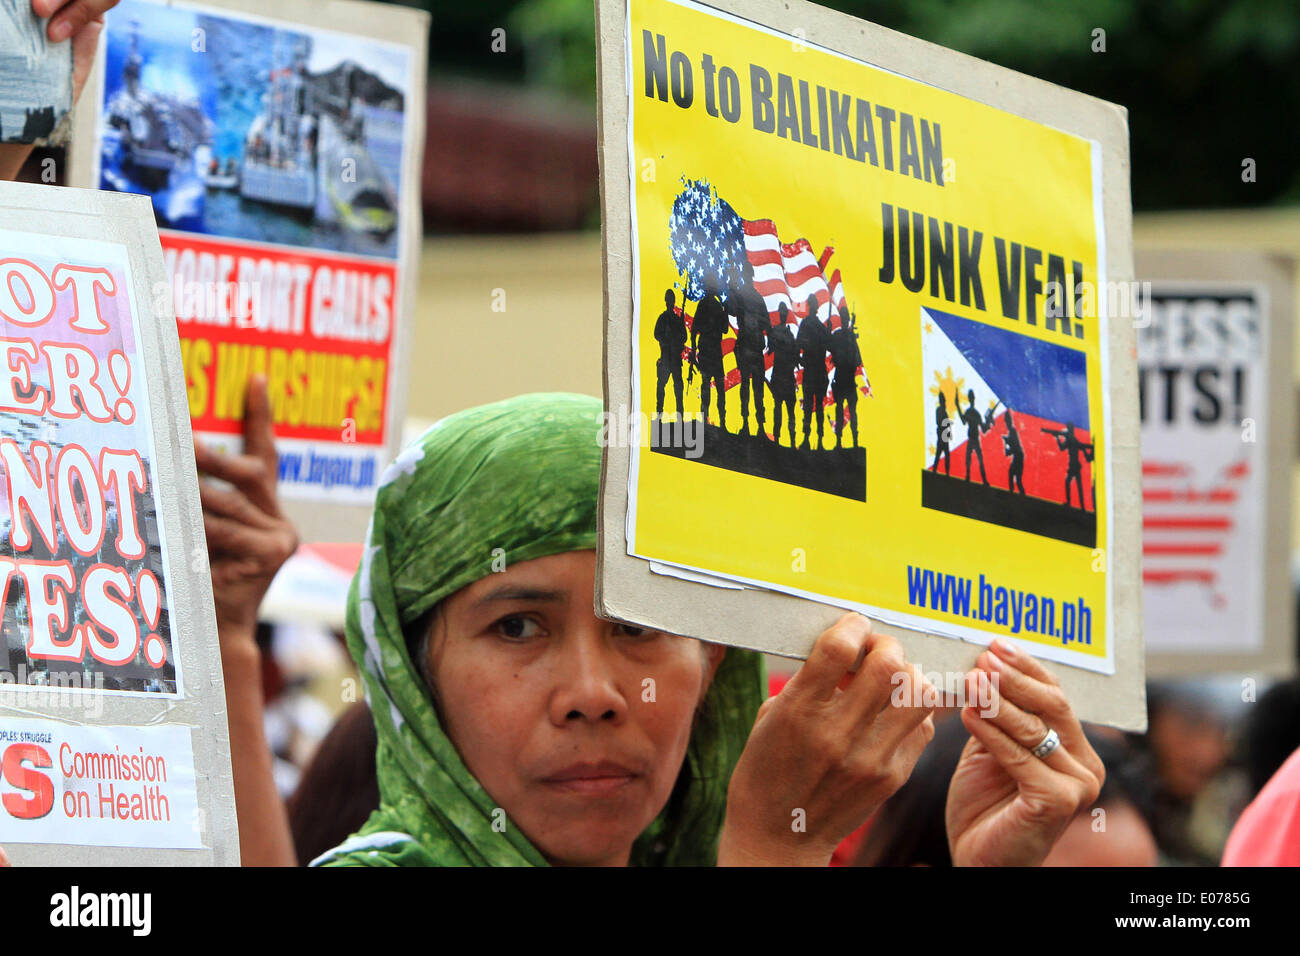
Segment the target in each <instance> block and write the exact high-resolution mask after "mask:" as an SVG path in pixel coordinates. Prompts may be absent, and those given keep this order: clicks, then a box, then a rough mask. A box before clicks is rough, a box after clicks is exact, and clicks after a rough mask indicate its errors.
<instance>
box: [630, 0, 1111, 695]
mask: <svg viewBox="0 0 1300 956" xmlns="http://www.w3.org/2000/svg"><path fill="white" fill-rule="evenodd" d="M627 9H628V17H629V19H628V23H627V30H626V34H625V44H626V45H625V53H626V63H627V67H628V69H627V83H628V116H627V128H628V149H629V154H630V155H629V159H630V165H629V173H630V185H631V200H632V256H633V276H634V279H633V298H634V301H633V306H632V350H633V354H632V372H633V380H632V381H633V387H632V391H631V403H630V408H629V409H628V410H627V411H626V412H625V413H624V421H617V420H615V419H614V418H613V417H611V421H610V423H609V424H610V426H611V427H613V428H620V429H621V428H622V426H623V425H624V424H625V422H626V421H632V422H637V423H639V425H640V427H639V430H637V432H636V434H637V436H638V437H636V438H635V439H634V440H633V441H632V442H631V445H632V447H631V450H630V465H629V471H628V513H627V532H626V535H627V553H628V554H630V555H633V556H635V557H638V558H642V559H647V560H650V561H654V562H657V563H659V564H661V565H664V566H668V567H676V568H680V569H688V570H692V571H702V572H706V573H708V574H711V575H715V576H719V577H724V578H729V579H732V580H734V581H739V582H742V583H746V584H749V585H753V586H758V587H762V588H768V589H774V590H778V591H783V592H786V593H789V594H794V595H798V596H801V597H806V598H811V599H815V600H817V601H821V602H824V603H828V604H835V605H839V606H842V607H849V608H856V609H859V610H862V611H864V612H865V613H868V614H870V615H872V616H873V617H877V618H878V619H880V620H883V621H885V622H888V623H892V624H896V625H898V626H902V627H912V628H917V629H922V630H925V631H927V632H929V633H933V634H939V635H943V636H947V637H960V638H967V639H971V640H975V641H979V642H981V643H984V642H987V641H988V640H990V639H992V638H993V637H996V636H1006V637H1009V638H1012V639H1015V640H1018V641H1021V642H1024V643H1025V644H1026V645H1027V646H1030V647H1031V648H1032V649H1033V651H1034V653H1035V654H1036V655H1038V656H1041V657H1046V658H1049V659H1053V660H1057V661H1060V662H1063V663H1068V664H1072V665H1075V666H1078V667H1082V668H1086V669H1089V670H1094V671H1099V672H1103V673H1110V672H1112V671H1113V669H1114V646H1113V641H1112V639H1111V620H1110V618H1111V614H1110V612H1111V607H1112V605H1111V587H1112V583H1111V574H1112V572H1111V571H1110V569H1109V568H1108V562H1107V558H1106V556H1107V552H1108V551H1110V550H1111V547H1110V540H1111V535H1112V533H1113V520H1112V517H1111V516H1112V514H1113V512H1112V500H1111V499H1112V495H1111V493H1110V492H1111V477H1110V476H1111V460H1110V458H1109V456H1108V438H1109V436H1110V431H1111V429H1110V405H1109V402H1108V400H1107V398H1106V396H1107V395H1108V386H1109V384H1110V382H1109V377H1110V368H1109V362H1110V359H1109V350H1108V348H1107V338H1108V333H1109V328H1108V324H1109V323H1110V322H1111V321H1113V315H1112V313H1113V312H1114V303H1113V300H1114V295H1113V294H1111V295H1110V296H1109V298H1110V299H1111V302H1109V303H1108V295H1107V292H1106V291H1105V290H1106V285H1105V282H1106V279H1107V276H1106V262H1105V238H1106V237H1105V231H1104V223H1105V219H1104V216H1103V202H1102V182H1101V170H1102V159H1101V149H1100V146H1099V144H1098V143H1097V142H1095V141H1093V140H1091V139H1089V138H1086V137H1084V136H1080V135H1076V134H1073V133H1069V132H1065V131H1063V130H1062V129H1060V128H1056V127H1054V126H1053V125H1050V124H1047V123H1044V122H1037V121H1034V120H1031V119H1027V118H1025V117H1023V116H1020V115H1016V114H1014V113H1012V112H1008V111H1006V110H1003V109H998V108H995V107H993V106H990V105H986V104H984V103H981V102H978V101H976V100H973V99H971V98H968V97H966V96H963V95H960V94H958V93H956V92H950V91H948V90H945V89H940V88H939V87H937V86H935V85H931V84H929V83H925V82H921V81H919V80H916V79H911V78H909V77H906V76H903V75H901V74H899V73H896V72H891V71H890V70H887V69H883V68H880V67H878V66H874V65H872V64H871V63H868V62H866V61H864V60H862V59H858V58H855V57H852V56H849V55H846V54H843V53H840V52H837V51H834V50H831V49H829V48H825V47H822V46H818V45H816V44H814V43H812V42H810V41H807V40H805V39H804V38H802V37H801V36H800V35H799V34H798V33H791V32H785V31H782V30H777V29H773V28H770V27H766V26H760V25H758V24H756V23H754V22H749V21H746V20H744V19H741V18H740V17H738V16H735V15H733V14H728V13H724V12H722V11H719V10H715V9H712V8H709V7H705V6H701V5H699V4H695V3H690V2H685V0H633V2H632V3H630V4H629V6H628V8H627ZM1099 290H1100V291H1099ZM617 413H618V410H617V409H611V412H610V415H611V416H615V415H616V414H617Z"/></svg>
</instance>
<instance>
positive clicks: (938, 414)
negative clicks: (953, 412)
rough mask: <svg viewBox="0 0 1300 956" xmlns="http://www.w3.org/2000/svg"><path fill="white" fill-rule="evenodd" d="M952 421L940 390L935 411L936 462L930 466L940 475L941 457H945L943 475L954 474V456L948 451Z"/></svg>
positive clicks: (945, 400) (946, 401)
mask: <svg viewBox="0 0 1300 956" xmlns="http://www.w3.org/2000/svg"><path fill="white" fill-rule="evenodd" d="M952 425H953V422H952V419H951V418H949V417H948V400H947V399H946V398H944V397H943V390H942V389H940V390H939V404H938V406H936V408H935V410H934V431H935V440H934V444H935V447H934V462H933V463H932V464H931V465H930V470H931V471H932V472H934V473H935V474H938V473H939V456H940V455H942V456H943V473H944V474H945V475H951V474H952V454H951V453H950V452H949V451H948V442H949V441H951V440H952Z"/></svg>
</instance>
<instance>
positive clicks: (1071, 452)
mask: <svg viewBox="0 0 1300 956" xmlns="http://www.w3.org/2000/svg"><path fill="white" fill-rule="evenodd" d="M1043 431H1045V432H1048V433H1049V434H1051V435H1054V436H1055V437H1056V446H1057V447H1058V448H1059V449H1060V450H1061V451H1063V452H1065V454H1066V456H1067V458H1066V461H1067V463H1068V464H1067V466H1066V471H1065V504H1066V507H1069V505H1070V484H1071V482H1073V483H1074V486H1075V487H1076V488H1078V489H1079V507H1080V508H1081V509H1082V508H1083V507H1084V502H1083V461H1082V460H1081V459H1083V458H1087V459H1088V461H1092V456H1093V446H1092V445H1091V444H1090V443H1088V442H1082V441H1079V439H1078V438H1077V437H1076V436H1075V434H1074V425H1073V424H1071V423H1067V424H1066V426H1065V430H1064V431H1052V430H1051V429H1047V428H1044V429H1043Z"/></svg>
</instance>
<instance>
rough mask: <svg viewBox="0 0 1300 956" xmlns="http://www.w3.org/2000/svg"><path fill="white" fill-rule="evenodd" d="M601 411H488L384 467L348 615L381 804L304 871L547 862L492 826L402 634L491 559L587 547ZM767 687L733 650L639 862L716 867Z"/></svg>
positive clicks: (579, 403)
mask: <svg viewBox="0 0 1300 956" xmlns="http://www.w3.org/2000/svg"><path fill="white" fill-rule="evenodd" d="M601 412H602V405H601V403H600V401H598V400H597V399H594V398H589V397H586V396H581V395H563V394H545V395H523V396H520V397H518V398H514V399H509V400H507V401H504V402H497V403H495V404H492V405H483V406H480V407H478V408H473V409H470V410H468V411H465V412H460V413H458V414H456V415H452V416H451V417H449V418H446V419H443V420H442V421H440V422H438V423H437V424H435V425H433V426H432V427H431V428H430V429H429V430H428V431H426V432H425V433H424V434H423V435H422V436H420V438H419V439H417V440H416V441H415V442H414V443H413V444H412V445H411V446H410V447H409V448H407V449H406V450H405V451H403V452H402V453H401V455H399V456H398V457H397V460H396V461H394V462H393V464H392V465H391V466H390V467H389V468H388V470H387V471H386V472H385V473H384V475H383V478H382V479H381V481H380V485H379V490H378V492H377V494H376V496H375V510H374V514H373V515H372V516H371V519H370V529H369V531H368V532H367V535H366V538H367V541H366V547H365V549H364V551H363V554H362V559H361V566H360V567H359V568H358V569H357V573H356V576H355V577H354V578H353V580H352V588H351V590H350V591H349V593H348V613H347V639H348V648H349V650H350V651H351V652H352V657H353V659H354V660H355V661H356V663H357V667H358V668H359V669H360V671H361V674H362V679H363V681H364V686H365V694H366V700H367V702H368V703H369V704H370V711H371V714H372V715H373V717H374V721H375V730H376V732H377V735H378V739H379V747H378V753H377V757H376V760H377V769H378V776H379V791H380V806H379V809H378V810H376V811H375V812H374V813H373V814H372V815H371V817H370V819H369V820H367V821H366V824H365V826H363V827H362V828H361V831H360V832H359V833H358V834H356V835H355V836H352V837H350V838H349V839H348V840H346V841H345V842H344V843H343V844H341V845H340V846H338V847H336V848H335V849H333V850H331V851H330V852H329V853H326V854H324V855H323V856H321V857H320V858H318V859H317V860H315V861H313V865H324V866H341V865H365V866H463V865H473V866H480V865H481V866H526V865H530V864H531V865H538V866H542V865H545V864H546V860H545V859H544V858H543V857H542V855H541V853H539V852H538V850H537V849H536V848H535V847H534V846H533V845H532V844H531V843H529V842H528V839H527V838H526V837H525V836H524V835H523V833H522V832H520V830H519V828H518V827H517V826H515V825H514V823H513V821H505V824H506V825H505V826H504V828H503V827H502V826H501V819H500V818H501V814H500V811H499V810H498V811H497V812H496V814H495V816H494V813H493V811H494V810H496V806H495V804H494V802H493V800H492V798H491V797H489V796H488V794H487V792H486V791H485V790H484V789H483V787H482V786H481V785H480V784H479V782H478V781H477V780H476V779H474V777H473V776H472V775H471V774H470V772H469V770H468V769H467V768H466V767H465V764H464V763H463V762H462V761H461V759H460V756H459V755H458V754H457V753H456V749H455V747H454V746H453V745H452V743H451V740H450V739H449V738H448V737H447V735H446V734H445V733H444V732H443V729H442V727H441V725H440V724H439V722H438V717H437V714H436V712H435V711H434V707H433V703H432V700H431V698H430V696H429V692H428V690H427V688H426V687H425V684H424V681H423V680H422V679H421V677H420V673H419V670H418V668H417V667H416V666H415V664H414V663H413V662H412V660H411V656H410V654H409V652H408V650H407V645H406V638H405V630H404V629H405V628H406V627H407V626H408V625H410V624H411V622H413V621H415V620H417V619H418V618H420V617H421V615H423V614H425V612H427V611H428V610H429V609H431V608H432V607H434V605H436V604H437V603H438V602H439V601H441V600H442V599H443V598H445V597H447V596H448V595H450V594H452V593H454V592H456V591H458V590H460V589H461V588H463V587H465V586H466V585H469V584H471V583H473V582H474V581H477V580H479V579H480V578H483V577H485V576H486V575H488V574H489V573H491V571H492V563H493V558H494V554H495V555H498V556H504V557H505V558H506V559H507V560H508V561H509V562H510V563H511V564H516V563H518V562H520V561H527V560H530V559H533V558H540V557H545V556H547V555H552V554H561V553H564V552H567V551H583V550H590V549H594V548H595V547H596V505H597V498H598V496H599V490H600V443H599V440H598V436H599V434H600V431H601V422H602V417H601ZM496 549H501V550H500V551H497V550H496ZM764 684H765V680H764V672H763V663H762V658H761V657H760V656H759V655H757V654H754V653H753V652H750V651H742V650H739V649H736V648H729V649H728V650H727V654H726V657H725V658H724V659H723V662H722V664H721V665H720V666H719V668H718V672H717V674H716V676H715V677H714V680H713V684H712V685H711V687H710V689H709V691H708V693H707V694H706V695H705V698H704V701H703V702H702V705H701V707H700V712H699V714H698V716H697V718H696V724H695V727H694V729H693V731H692V733H691V741H690V745H689V747H688V749H687V754H686V760H685V762H684V764H683V766H682V771H681V775H680V776H679V778H678V781H677V785H676V787H675V789H674V791H673V794H672V796H671V797H670V798H669V801H668V804H667V805H666V806H665V807H664V810H663V812H662V813H660V815H659V816H658V818H657V819H656V820H655V821H654V822H653V823H652V824H651V825H650V826H649V827H648V828H647V829H646V831H645V832H644V833H643V834H642V835H641V837H640V838H639V839H638V840H637V842H636V845H635V846H634V847H633V850H632V858H631V862H632V863H633V864H634V865H657V864H662V865H711V864H713V863H714V862H715V859H716V855H717V841H718V836H719V833H720V831H721V827H722V820H723V815H724V813H725V809H726V793H727V783H728V781H729V780H730V778H731V771H732V769H733V768H734V767H735V764H736V761H737V759H738V758H739V757H740V752H741V750H742V749H743V748H744V745H745V741H746V739H747V738H748V735H749V731H750V728H751V727H752V726H753V723H754V717H755V715H756V713H757V712H758V706H759V704H760V703H762V699H763V696H764ZM494 823H495V824H496V825H495V826H494Z"/></svg>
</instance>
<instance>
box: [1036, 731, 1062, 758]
mask: <svg viewBox="0 0 1300 956" xmlns="http://www.w3.org/2000/svg"><path fill="white" fill-rule="evenodd" d="M1059 746H1061V735H1060V734H1058V733H1057V732H1056V731H1055V730H1053V729H1052V728H1051V727H1048V728H1047V736H1046V737H1044V738H1043V739H1042V740H1041V741H1040V742H1039V744H1038V746H1037V747H1035V748H1034V749H1033V750H1032V751H1031V752H1032V753H1033V755H1034V756H1035V757H1037V758H1038V759H1039V760H1046V759H1047V755H1048V754H1050V753H1051V752H1052V751H1053V750H1055V749H1056V748H1057V747H1059Z"/></svg>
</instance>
